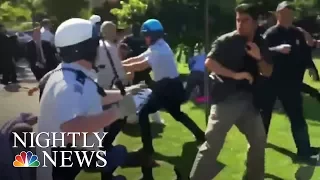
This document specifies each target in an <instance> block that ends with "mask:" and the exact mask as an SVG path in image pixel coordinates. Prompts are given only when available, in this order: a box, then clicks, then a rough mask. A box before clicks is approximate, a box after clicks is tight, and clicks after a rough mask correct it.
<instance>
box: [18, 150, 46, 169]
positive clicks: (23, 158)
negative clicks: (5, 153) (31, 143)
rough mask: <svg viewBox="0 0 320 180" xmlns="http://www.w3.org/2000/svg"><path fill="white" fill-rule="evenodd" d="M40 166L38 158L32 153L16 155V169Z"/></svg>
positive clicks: (23, 152)
mask: <svg viewBox="0 0 320 180" xmlns="http://www.w3.org/2000/svg"><path fill="white" fill-rule="evenodd" d="M39 165H40V162H39V161H38V156H37V155H33V153H32V152H31V151H28V152H25V151H22V152H21V153H20V154H18V155H16V157H15V160H14V162H13V166H14V167H39Z"/></svg>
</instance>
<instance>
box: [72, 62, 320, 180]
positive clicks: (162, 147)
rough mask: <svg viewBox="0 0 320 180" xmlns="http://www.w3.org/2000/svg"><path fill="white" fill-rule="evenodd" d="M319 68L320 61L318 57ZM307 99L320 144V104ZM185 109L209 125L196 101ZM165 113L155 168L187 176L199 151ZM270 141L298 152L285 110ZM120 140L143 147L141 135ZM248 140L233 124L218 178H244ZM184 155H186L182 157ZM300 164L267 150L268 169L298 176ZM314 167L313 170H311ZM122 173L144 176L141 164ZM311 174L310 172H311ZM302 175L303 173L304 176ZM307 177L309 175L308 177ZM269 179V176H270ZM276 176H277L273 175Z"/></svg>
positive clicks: (318, 172)
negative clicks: (140, 167) (158, 162)
mask: <svg viewBox="0 0 320 180" xmlns="http://www.w3.org/2000/svg"><path fill="white" fill-rule="evenodd" d="M315 62H316V65H317V67H318V68H320V62H318V61H315ZM178 67H179V70H180V72H183V73H187V72H188V66H187V65H186V64H179V65H178ZM305 82H307V83H308V84H310V85H312V86H314V87H317V88H320V83H318V82H313V81H312V80H311V79H310V77H309V76H307V75H306V76H305ZM307 99H308V100H306V101H305V102H304V107H305V117H306V118H307V119H308V124H309V132H310V134H311V141H312V144H313V145H314V146H320V123H319V121H320V111H319V109H320V106H319V104H318V102H316V101H315V100H312V99H310V98H307ZM182 109H183V111H184V112H187V113H188V114H189V116H190V117H191V118H192V119H194V120H195V121H196V122H197V123H198V125H200V126H201V128H202V129H205V117H204V111H203V110H202V109H201V108H198V107H196V106H195V105H194V104H192V103H187V104H185V105H183V107H182ZM162 117H163V118H164V119H165V121H166V125H167V126H166V127H165V129H164V132H163V133H161V134H160V136H161V137H160V138H156V139H154V146H155V150H156V151H157V154H158V155H157V156H156V157H157V159H159V160H161V167H159V168H155V170H154V177H155V179H156V180H170V179H173V177H174V172H173V164H176V165H177V167H178V168H179V169H182V170H183V173H184V176H187V175H188V173H189V170H190V167H191V165H192V162H193V159H194V156H195V153H196V151H195V150H193V151H192V150H190V149H194V146H193V145H192V144H193V143H192V142H193V141H194V138H193V137H192V135H191V133H190V132H188V130H187V129H186V128H184V127H183V126H182V125H181V124H180V123H178V122H176V121H174V120H173V119H172V117H171V116H170V115H168V114H167V113H165V112H163V113H162ZM268 142H269V143H271V144H273V145H274V146H275V147H282V148H285V149H287V150H289V151H291V152H293V153H295V151H296V150H295V145H294V142H293V139H292V136H291V132H290V124H289V123H288V120H287V117H286V116H284V115H283V114H274V116H273V119H272V124H271V129H270V134H269V139H268ZM118 143H120V144H124V145H126V146H127V148H128V150H129V151H134V150H136V149H138V148H140V147H141V140H140V137H132V136H129V135H127V134H125V133H122V134H121V135H120V137H119V138H118ZM246 150H247V142H246V140H245V138H244V136H243V135H242V134H241V133H239V131H238V130H237V129H236V128H232V130H231V131H230V132H229V134H228V136H227V138H226V142H225V145H224V148H223V151H222V152H221V154H220V156H219V161H220V162H222V163H224V164H226V165H227V166H226V167H225V168H224V169H223V170H222V171H221V173H220V174H219V175H218V176H217V177H216V178H215V179H217V180H233V179H234V180H240V179H241V177H242V175H243V172H244V170H245V165H244V162H245V159H246ZM180 156H182V157H180ZM298 168H299V165H297V164H293V163H292V160H291V159H290V158H289V157H288V156H286V155H283V154H281V153H279V152H278V151H275V150H274V149H272V148H268V149H267V150H266V173H267V174H269V176H270V177H271V175H273V176H276V177H279V178H281V179H285V180H294V179H296V178H295V174H296V172H297V170H298ZM300 171H305V173H308V174H303V173H302V175H301V174H300V179H302V180H309V179H312V180H319V179H320V178H319V177H320V169H319V168H318V167H317V168H315V170H314V173H313V175H312V171H313V168H311V167H304V168H302V169H300ZM308 171H311V172H308ZM118 173H119V174H124V175H125V176H126V177H127V178H128V180H135V179H138V178H139V177H140V176H141V171H140V169H139V168H127V169H120V170H119V171H118ZM310 175H312V176H311V177H308V178H307V176H310ZM301 176H302V177H301ZM305 178H307V179H305ZM89 179H90V180H99V179H100V176H99V174H94V175H93V174H86V173H82V174H81V175H80V176H79V178H78V180H89ZM267 179H268V178H267ZM270 179H273V178H270Z"/></svg>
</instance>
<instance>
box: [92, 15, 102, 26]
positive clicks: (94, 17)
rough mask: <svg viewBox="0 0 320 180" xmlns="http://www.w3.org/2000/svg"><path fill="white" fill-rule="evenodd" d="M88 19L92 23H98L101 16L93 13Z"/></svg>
mask: <svg viewBox="0 0 320 180" xmlns="http://www.w3.org/2000/svg"><path fill="white" fill-rule="evenodd" d="M89 21H90V22H91V23H92V24H96V23H100V22H101V17H100V16H98V15H95V14H94V15H92V16H91V17H90V18H89Z"/></svg>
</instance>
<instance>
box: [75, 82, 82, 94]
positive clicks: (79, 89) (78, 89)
mask: <svg viewBox="0 0 320 180" xmlns="http://www.w3.org/2000/svg"><path fill="white" fill-rule="evenodd" d="M73 91H74V92H75V93H80V94H83V87H82V86H81V85H79V84H74V85H73Z"/></svg>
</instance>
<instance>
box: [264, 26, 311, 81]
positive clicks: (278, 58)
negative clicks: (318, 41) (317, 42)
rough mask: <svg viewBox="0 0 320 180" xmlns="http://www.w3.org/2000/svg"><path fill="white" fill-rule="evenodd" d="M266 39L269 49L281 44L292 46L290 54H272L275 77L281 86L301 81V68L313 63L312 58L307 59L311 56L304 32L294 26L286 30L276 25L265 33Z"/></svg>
mask: <svg viewBox="0 0 320 180" xmlns="http://www.w3.org/2000/svg"><path fill="white" fill-rule="evenodd" d="M264 38H265V39H266V40H267V43H268V47H276V46H279V45H281V44H290V45H291V51H290V53H289V54H282V53H279V52H273V53H272V55H273V56H272V59H273V62H274V73H273V76H274V77H275V78H274V79H275V80H276V81H277V82H279V83H281V84H287V83H295V82H297V79H300V78H299V76H300V74H301V67H306V66H307V65H309V64H310V63H312V62H310V59H312V58H307V57H306V56H310V55H311V54H310V53H308V50H309V47H308V45H307V43H306V40H305V38H304V35H303V34H302V32H301V31H300V30H299V29H297V28H296V27H294V26H292V27H289V28H284V27H281V26H278V25H276V26H273V27H270V28H269V29H268V30H267V31H266V32H265V34H264ZM306 60H308V61H306ZM284 82H286V83H284Z"/></svg>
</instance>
